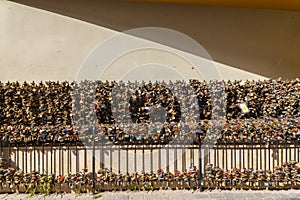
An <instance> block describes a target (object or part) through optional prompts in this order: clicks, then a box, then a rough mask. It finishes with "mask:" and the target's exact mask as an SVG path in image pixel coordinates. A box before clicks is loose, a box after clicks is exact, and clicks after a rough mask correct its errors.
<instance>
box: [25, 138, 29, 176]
mask: <svg viewBox="0 0 300 200" xmlns="http://www.w3.org/2000/svg"><path fill="white" fill-rule="evenodd" d="M27 166H28V164H27V142H25V172H28V169H27Z"/></svg>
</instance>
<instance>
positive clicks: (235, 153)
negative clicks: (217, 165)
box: [233, 139, 236, 168]
mask: <svg viewBox="0 0 300 200" xmlns="http://www.w3.org/2000/svg"><path fill="white" fill-rule="evenodd" d="M233 142H234V144H233V145H234V165H233V167H234V168H236V141H235V139H234V140H233Z"/></svg>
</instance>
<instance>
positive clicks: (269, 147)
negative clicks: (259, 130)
mask: <svg viewBox="0 0 300 200" xmlns="http://www.w3.org/2000/svg"><path fill="white" fill-rule="evenodd" d="M268 150H269V154H268V158H269V162H268V164H269V170H271V141H270V139H268Z"/></svg>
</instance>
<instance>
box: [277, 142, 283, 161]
mask: <svg viewBox="0 0 300 200" xmlns="http://www.w3.org/2000/svg"><path fill="white" fill-rule="evenodd" d="M279 148H280V150H281V154H280V155H281V162H282V161H283V148H282V145H280V143H279V140H277V149H279ZM278 153H279V151H278ZM277 155H278V154H277ZM279 163H280V162H279V155H278V158H277V166H279Z"/></svg>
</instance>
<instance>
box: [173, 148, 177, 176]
mask: <svg viewBox="0 0 300 200" xmlns="http://www.w3.org/2000/svg"><path fill="white" fill-rule="evenodd" d="M174 171H175V172H176V171H177V144H175V149H174Z"/></svg>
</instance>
